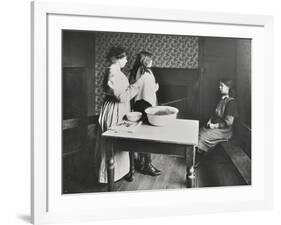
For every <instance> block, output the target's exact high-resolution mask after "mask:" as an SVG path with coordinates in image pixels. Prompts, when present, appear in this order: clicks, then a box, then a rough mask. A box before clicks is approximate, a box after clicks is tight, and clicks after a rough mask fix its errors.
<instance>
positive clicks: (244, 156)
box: [220, 120, 251, 185]
mask: <svg viewBox="0 0 281 225" xmlns="http://www.w3.org/2000/svg"><path fill="white" fill-rule="evenodd" d="M220 145H221V147H222V149H223V150H224V152H225V153H226V155H227V156H228V157H229V159H230V160H231V161H232V163H233V164H234V166H235V167H236V168H237V170H238V172H239V173H240V175H241V176H242V178H243V179H244V181H245V183H246V184H249V185H250V184H251V129H250V128H249V127H248V126H247V125H245V124H244V123H243V122H241V121H239V120H237V121H236V122H235V126H234V134H233V138H232V139H231V140H229V141H227V142H222V143H221V144H220Z"/></svg>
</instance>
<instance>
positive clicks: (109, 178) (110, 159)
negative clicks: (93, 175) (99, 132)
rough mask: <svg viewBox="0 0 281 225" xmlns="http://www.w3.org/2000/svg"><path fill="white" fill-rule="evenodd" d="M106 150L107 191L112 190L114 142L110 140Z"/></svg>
mask: <svg viewBox="0 0 281 225" xmlns="http://www.w3.org/2000/svg"><path fill="white" fill-rule="evenodd" d="M108 147H109V149H108V151H107V154H108V155H107V181H108V191H114V166H115V165H114V143H113V142H110V145H109V146H108Z"/></svg>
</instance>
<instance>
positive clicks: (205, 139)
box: [198, 97, 238, 152]
mask: <svg viewBox="0 0 281 225" xmlns="http://www.w3.org/2000/svg"><path fill="white" fill-rule="evenodd" d="M227 116H233V117H234V118H235V117H238V113H237V106H236V101H235V99H234V98H232V97H225V98H223V99H221V100H220V101H219V103H218V105H217V107H216V111H215V114H214V116H213V117H212V118H211V123H225V119H226V117H227ZM231 137H232V125H230V126H227V125H226V126H225V128H215V129H210V128H206V127H203V128H201V129H200V132H199V143H198V148H199V149H200V150H203V151H205V152H207V151H209V150H210V149H212V148H214V147H215V146H216V145H217V144H218V143H220V142H223V141H228V140H229V139H230V138H231Z"/></svg>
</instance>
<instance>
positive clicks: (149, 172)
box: [142, 164, 161, 176]
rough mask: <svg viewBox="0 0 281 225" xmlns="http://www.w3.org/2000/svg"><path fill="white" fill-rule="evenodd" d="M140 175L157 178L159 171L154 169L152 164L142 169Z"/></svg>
mask: <svg viewBox="0 0 281 225" xmlns="http://www.w3.org/2000/svg"><path fill="white" fill-rule="evenodd" d="M142 173H143V174H145V175H150V176H159V175H161V171H160V170H158V169H156V168H155V167H154V166H152V164H148V165H146V166H145V167H144V169H143V170H142Z"/></svg>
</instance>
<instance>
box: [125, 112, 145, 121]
mask: <svg viewBox="0 0 281 225" xmlns="http://www.w3.org/2000/svg"><path fill="white" fill-rule="evenodd" d="M126 117H127V119H128V120H129V121H131V122H137V121H139V120H140V119H141V118H142V113H141V112H128V113H127V114H126Z"/></svg>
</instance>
